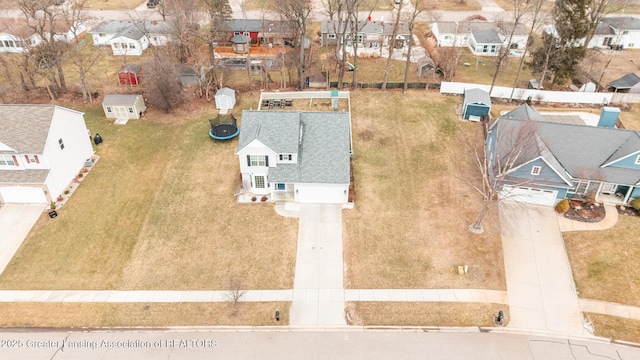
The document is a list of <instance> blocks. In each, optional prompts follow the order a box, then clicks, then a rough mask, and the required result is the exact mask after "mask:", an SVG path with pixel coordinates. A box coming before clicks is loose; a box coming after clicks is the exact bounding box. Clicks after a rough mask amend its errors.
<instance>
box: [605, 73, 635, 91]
mask: <svg viewBox="0 0 640 360" xmlns="http://www.w3.org/2000/svg"><path fill="white" fill-rule="evenodd" d="M638 83H640V77H639V76H638V75H636V74H634V73H628V74H626V75H625V76H623V77H621V78H619V79H616V80H613V81H612V82H610V83H608V84H607V85H609V86H611V87H613V88H616V89H631V88H632V87H634V86H635V85H636V84H638Z"/></svg>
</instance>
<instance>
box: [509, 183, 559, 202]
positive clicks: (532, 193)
mask: <svg viewBox="0 0 640 360" xmlns="http://www.w3.org/2000/svg"><path fill="white" fill-rule="evenodd" d="M557 195H558V192H557V191H553V190H544V189H536V188H529V187H522V186H505V187H503V188H502V191H501V192H500V197H501V198H503V199H504V198H507V199H509V200H513V201H519V202H525V203H529V204H537V205H547V206H553V204H555V202H556V196H557Z"/></svg>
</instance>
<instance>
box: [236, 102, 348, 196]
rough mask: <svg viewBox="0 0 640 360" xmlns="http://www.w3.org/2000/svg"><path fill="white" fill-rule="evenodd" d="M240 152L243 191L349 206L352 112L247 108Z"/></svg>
mask: <svg viewBox="0 0 640 360" xmlns="http://www.w3.org/2000/svg"><path fill="white" fill-rule="evenodd" d="M241 130H242V131H241V132H240V139H239V142H238V147H237V149H236V154H237V155H238V158H239V160H240V173H241V174H242V192H243V193H244V194H249V195H252V196H253V195H255V196H257V197H260V196H267V197H268V198H269V199H270V200H271V201H288V202H297V203H333V204H346V203H347V202H348V198H349V184H350V180H351V169H350V160H351V146H350V138H351V135H350V132H351V128H350V122H349V113H346V112H300V111H248V110H245V111H243V112H242V129H241Z"/></svg>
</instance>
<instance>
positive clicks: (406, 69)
mask: <svg viewBox="0 0 640 360" xmlns="http://www.w3.org/2000/svg"><path fill="white" fill-rule="evenodd" d="M412 42H413V24H410V25H409V46H408V49H407V61H405V63H404V85H403V86H402V93H403V94H406V93H407V90H408V88H409V83H408V81H409V80H408V78H409V67H410V66H411V48H412Z"/></svg>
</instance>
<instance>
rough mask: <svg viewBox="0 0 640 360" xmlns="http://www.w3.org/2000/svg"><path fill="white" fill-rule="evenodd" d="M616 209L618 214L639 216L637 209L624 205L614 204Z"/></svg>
mask: <svg viewBox="0 0 640 360" xmlns="http://www.w3.org/2000/svg"><path fill="white" fill-rule="evenodd" d="M616 210H618V214H620V215H628V216H640V213H639V212H638V210H636V209H634V208H632V207H630V206H624V205H616Z"/></svg>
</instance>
